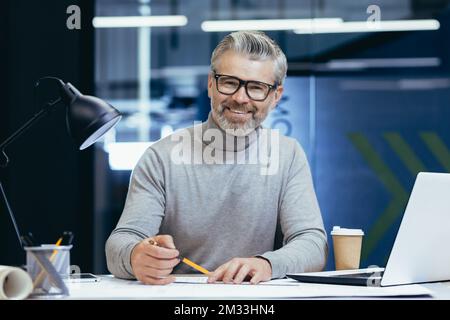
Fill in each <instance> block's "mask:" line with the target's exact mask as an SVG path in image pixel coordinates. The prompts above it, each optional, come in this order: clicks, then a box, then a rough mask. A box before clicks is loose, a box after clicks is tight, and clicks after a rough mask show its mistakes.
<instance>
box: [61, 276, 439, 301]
mask: <svg viewBox="0 0 450 320" xmlns="http://www.w3.org/2000/svg"><path fill="white" fill-rule="evenodd" d="M196 281H197V280H196ZM276 281H278V280H276ZM291 282H292V281H286V283H291ZM275 283H276V282H275ZM69 290H70V297H69V298H71V299H258V298H263V299H286V298H318V297H397V296H419V295H420V296H421V295H431V293H430V291H429V290H428V289H426V288H424V287H423V286H420V285H407V286H395V287H385V288H375V287H357V286H340V285H324V284H307V283H296V284H295V285H292V284H290V285H245V284H244V285H231V284H203V283H196V284H192V283H172V284H170V285H165V286H151V285H143V284H142V283H140V282H137V281H126V280H120V279H116V278H114V277H104V278H103V279H102V281H100V282H97V283H80V284H69Z"/></svg>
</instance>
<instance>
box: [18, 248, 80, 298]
mask: <svg viewBox="0 0 450 320" xmlns="http://www.w3.org/2000/svg"><path fill="white" fill-rule="evenodd" d="M71 248H72V246H71V245H70V246H56V245H41V246H38V247H25V248H24V249H25V251H26V254H27V272H28V274H29V275H30V276H31V279H32V280H33V292H32V294H31V296H55V295H61V296H65V295H68V294H69V291H68V289H67V286H66V285H65V283H64V279H67V278H68V277H69V274H70V249H71Z"/></svg>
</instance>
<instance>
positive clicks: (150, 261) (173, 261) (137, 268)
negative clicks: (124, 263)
mask: <svg viewBox="0 0 450 320" xmlns="http://www.w3.org/2000/svg"><path fill="white" fill-rule="evenodd" d="M150 240H154V241H156V243H157V244H158V245H154V244H150ZM179 255H180V253H179V252H178V250H177V249H176V248H175V244H174V243H173V238H172V237H171V236H169V235H158V236H154V237H151V238H147V239H144V240H142V241H141V242H140V243H138V244H137V245H136V246H135V247H134V248H133V251H132V252H131V268H132V269H133V273H134V276H135V277H136V279H137V280H139V281H141V282H142V283H144V284H169V283H171V282H173V281H175V277H174V276H170V274H171V273H172V270H173V268H174V267H175V266H176V265H177V264H178V263H180V260H179V259H178V256H179Z"/></svg>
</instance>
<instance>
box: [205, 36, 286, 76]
mask: <svg viewBox="0 0 450 320" xmlns="http://www.w3.org/2000/svg"><path fill="white" fill-rule="evenodd" d="M227 50H233V51H234V52H236V53H241V54H245V55H247V56H249V58H250V59H252V60H266V59H271V60H273V61H274V62H275V81H276V83H277V84H278V85H281V84H283V81H284V79H285V78H286V72H287V61H286V56H285V55H284V53H283V51H282V50H281V49H280V47H279V46H278V44H276V42H275V41H273V40H272V39H271V38H269V37H268V36H267V35H266V34H265V33H264V32H261V31H237V32H233V33H230V34H229V35H227V36H225V38H223V39H222V41H220V42H219V44H218V45H217V47H216V48H215V49H214V51H213V53H212V56H211V70H213V71H215V70H216V69H215V67H216V61H217V59H219V57H220V56H221V55H222V54H224V53H225V52H226V51H227Z"/></svg>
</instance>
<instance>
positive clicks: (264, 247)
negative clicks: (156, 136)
mask: <svg viewBox="0 0 450 320" xmlns="http://www.w3.org/2000/svg"><path fill="white" fill-rule="evenodd" d="M286 70H287V63H286V57H285V55H284V54H283V52H282V51H281V49H280V48H279V47H278V45H277V44H276V43H275V42H274V41H273V40H271V39H270V38H269V37H267V36H266V35H265V34H264V33H262V32H235V33H232V34H230V35H228V36H226V37H225V38H224V39H223V40H222V41H221V42H220V43H219V45H218V46H217V47H216V49H215V50H214V52H213V54H212V57H211V72H210V73H209V75H208V96H209V97H210V99H211V112H210V114H209V118H208V120H207V121H206V122H205V123H202V124H201V125H200V126H194V127H192V128H188V129H185V130H182V131H181V132H179V133H177V134H174V135H172V136H169V137H166V138H164V139H162V140H160V141H158V142H156V143H154V144H153V145H152V146H151V147H149V149H148V150H147V151H146V152H145V154H144V155H143V156H142V158H141V159H140V161H139V163H138V164H137V165H136V168H135V169H134V171H133V173H132V178H131V183H130V188H129V192H128V195H127V199H126V203H125V208H124V211H123V214H122V217H121V218H120V221H119V223H118V225H117V227H116V229H115V230H114V231H113V232H112V234H111V236H110V237H109V239H108V241H107V244H106V255H107V262H108V268H109V270H110V271H111V273H113V274H114V275H115V276H117V277H121V278H136V279H137V280H140V281H142V282H143V283H146V284H168V283H171V282H172V281H174V280H175V278H174V276H173V274H174V273H192V272H196V271H195V270H193V269H192V268H191V267H189V266H188V265H186V264H184V263H180V257H187V258H189V259H190V260H192V261H194V262H196V263H198V264H200V265H201V266H203V267H204V268H206V269H207V270H210V273H209V276H208V277H209V278H208V281H209V282H215V281H224V282H225V283H241V282H243V281H244V280H246V279H248V280H250V282H251V283H253V284H256V283H259V282H260V281H267V280H270V279H272V278H280V277H284V276H285V274H286V273H294V272H308V271H319V270H321V269H322V268H323V267H324V265H325V262H326V255H327V240H326V234H325V231H324V228H323V222H322V217H321V214H320V209H319V206H318V203H317V199H316V195H315V192H314V187H313V183H312V179H311V174H310V169H309V165H308V162H307V159H306V156H305V154H304V152H303V150H302V149H301V147H300V145H299V144H298V143H297V142H296V141H295V140H294V139H292V138H288V137H284V136H280V135H278V139H277V135H274V134H272V133H273V131H274V130H272V131H271V132H269V135H268V134H264V133H267V130H269V129H264V128H262V127H261V123H262V122H263V121H264V119H265V118H266V117H267V115H268V113H269V112H270V111H272V110H273V109H274V108H275V107H276V105H277V103H278V102H279V101H280V99H281V96H282V93H283V81H284V78H285V77H286ZM264 130H266V131H264ZM211 132H213V133H214V134H210V133H211ZM218 134H220V135H221V136H220V135H218ZM213 136H214V137H213ZM268 136H270V140H271V143H270V146H269V147H268V148H269V150H268V152H266V153H265V152H264V151H263V150H266V151H267V148H263V147H261V146H263V145H264V144H265V143H266V142H268V141H269V139H268V138H267V137H268ZM181 138H183V139H184V141H182V142H180V139H181ZM230 141H231V143H230ZM261 141H263V142H262V144H261ZM274 142H275V143H274ZM186 146H187V147H186ZM192 149H193V151H192ZM181 154H182V156H181ZM261 154H267V155H269V156H268V157H267V159H266V160H267V161H266V162H265V163H264V164H265V165H267V164H268V165H269V166H271V169H270V170H268V171H263V170H261V168H262V167H263V166H264V165H262V164H261V162H262V161H259V162H258V163H254V162H252V163H248V162H245V159H247V158H246V157H248V156H250V157H252V156H255V155H261ZM180 159H181V160H180ZM192 159H194V160H192ZM199 159H200V160H201V161H200V162H199V161H198V160H199ZM224 159H225V160H224ZM222 160H223V161H222ZM280 236H282V246H281V248H278V249H276V246H277V243H276V239H278V238H279V237H280ZM280 239H281V238H280ZM150 240H151V241H150ZM155 244H157V245H155Z"/></svg>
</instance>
